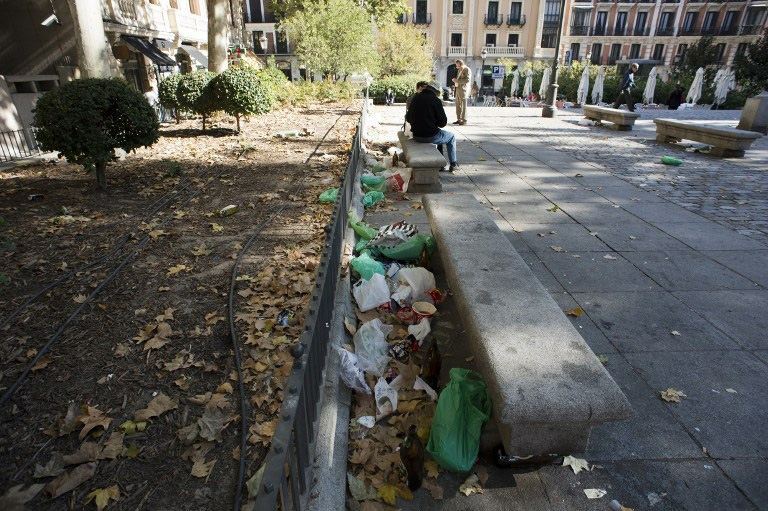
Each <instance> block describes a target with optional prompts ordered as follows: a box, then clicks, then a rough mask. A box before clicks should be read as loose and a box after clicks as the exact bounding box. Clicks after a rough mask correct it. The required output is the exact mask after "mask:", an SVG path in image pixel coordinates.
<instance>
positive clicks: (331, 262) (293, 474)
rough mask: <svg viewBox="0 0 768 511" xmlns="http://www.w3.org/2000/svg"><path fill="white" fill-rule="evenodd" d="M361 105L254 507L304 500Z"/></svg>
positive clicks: (261, 510)
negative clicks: (355, 131) (278, 421)
mask: <svg viewBox="0 0 768 511" xmlns="http://www.w3.org/2000/svg"><path fill="white" fill-rule="evenodd" d="M366 109H367V105H366V107H364V108H363V112H362V115H361V117H360V122H359V124H358V126H357V133H356V134H355V139H354V142H353V144H352V150H351V151H350V155H349V162H348V163H347V168H346V172H345V174H344V177H343V182H342V184H341V187H340V190H339V195H338V197H339V198H338V200H337V201H336V206H335V207H334V210H333V216H332V218H331V221H330V222H329V223H328V225H327V226H326V228H325V231H326V238H325V247H324V249H323V255H322V257H321V259H320V266H319V268H318V272H317V283H316V285H315V289H314V291H313V293H312V298H311V303H310V307H309V311H308V313H307V316H306V318H305V320H304V332H303V333H302V335H301V338H300V339H299V345H298V346H297V349H296V350H295V352H294V356H295V357H296V358H295V360H294V365H293V372H292V373H291V375H290V376H289V378H288V382H287V384H286V386H285V389H284V391H283V392H284V396H283V404H282V407H281V409H280V416H279V419H280V424H279V426H278V428H277V430H276V432H275V435H274V436H273V437H272V444H271V446H270V450H269V453H267V457H266V459H265V462H264V463H265V466H264V472H263V476H262V480H261V486H260V487H259V490H258V494H257V496H256V502H255V510H256V511H274V510H277V509H280V510H282V511H286V510H301V509H303V505H304V504H305V502H306V497H307V494H308V489H309V484H310V483H311V468H312V462H313V459H312V457H313V452H312V446H313V444H314V441H315V438H316V436H317V431H316V429H315V428H316V424H315V419H316V418H317V409H318V405H319V400H320V397H321V396H320V389H321V388H322V376H323V370H324V369H325V362H326V358H327V354H328V341H329V339H328V336H329V332H330V328H331V321H332V319H333V309H334V300H335V294H336V285H337V283H338V282H339V269H340V265H341V253H342V243H343V240H344V231H345V229H346V225H347V212H348V210H349V206H350V204H351V201H352V193H353V190H354V186H353V185H354V179H355V175H356V171H357V166H358V162H359V161H360V151H361V145H362V136H363V127H364V126H365V121H366ZM340 491H343V490H340Z"/></svg>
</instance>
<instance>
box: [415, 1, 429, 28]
mask: <svg viewBox="0 0 768 511" xmlns="http://www.w3.org/2000/svg"><path fill="white" fill-rule="evenodd" d="M416 21H417V22H419V23H426V21H427V0H416Z"/></svg>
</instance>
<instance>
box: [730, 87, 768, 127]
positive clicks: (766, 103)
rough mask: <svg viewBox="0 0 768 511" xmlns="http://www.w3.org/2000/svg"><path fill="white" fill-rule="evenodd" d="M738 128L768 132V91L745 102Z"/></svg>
mask: <svg viewBox="0 0 768 511" xmlns="http://www.w3.org/2000/svg"><path fill="white" fill-rule="evenodd" d="M737 128H739V129H740V130H749V131H756V132H757V133H763V134H765V133H768V91H763V92H761V93H760V94H758V95H757V96H754V97H751V98H749V99H748V100H747V102H746V103H744V108H742V109H741V119H739V125H738V126H737Z"/></svg>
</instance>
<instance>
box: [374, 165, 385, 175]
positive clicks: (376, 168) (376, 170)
mask: <svg viewBox="0 0 768 511" xmlns="http://www.w3.org/2000/svg"><path fill="white" fill-rule="evenodd" d="M385 170H387V167H385V166H384V165H381V164H379V163H377V164H376V165H374V166H373V167H371V172H373V173H374V174H378V173H379V172H384V171H385Z"/></svg>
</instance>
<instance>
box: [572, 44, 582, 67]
mask: <svg viewBox="0 0 768 511" xmlns="http://www.w3.org/2000/svg"><path fill="white" fill-rule="evenodd" d="M580 48H581V45H580V44H579V43H571V62H573V61H577V60H579V59H580V58H581V57H580V56H579V50H580Z"/></svg>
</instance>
